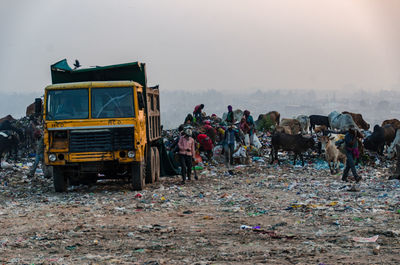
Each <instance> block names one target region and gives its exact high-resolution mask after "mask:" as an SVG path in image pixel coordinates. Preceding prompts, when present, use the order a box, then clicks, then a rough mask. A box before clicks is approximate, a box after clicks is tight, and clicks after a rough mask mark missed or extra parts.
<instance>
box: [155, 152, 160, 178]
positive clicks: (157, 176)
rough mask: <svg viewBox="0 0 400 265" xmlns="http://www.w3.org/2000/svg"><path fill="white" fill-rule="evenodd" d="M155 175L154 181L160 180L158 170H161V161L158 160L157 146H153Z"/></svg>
mask: <svg viewBox="0 0 400 265" xmlns="http://www.w3.org/2000/svg"><path fill="white" fill-rule="evenodd" d="M154 151H155V161H156V162H155V170H154V171H155V175H156V181H159V180H160V171H161V161H160V152H159V151H158V148H157V147H155V149H154Z"/></svg>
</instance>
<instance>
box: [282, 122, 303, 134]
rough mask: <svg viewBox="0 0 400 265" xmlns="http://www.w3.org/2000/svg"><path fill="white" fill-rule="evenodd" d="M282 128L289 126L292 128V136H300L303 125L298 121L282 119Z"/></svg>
mask: <svg viewBox="0 0 400 265" xmlns="http://www.w3.org/2000/svg"><path fill="white" fill-rule="evenodd" d="M280 126H287V127H289V128H290V131H291V133H290V134H292V135H295V134H299V133H300V132H301V124H300V122H299V121H298V120H296V119H282V120H281V123H280Z"/></svg>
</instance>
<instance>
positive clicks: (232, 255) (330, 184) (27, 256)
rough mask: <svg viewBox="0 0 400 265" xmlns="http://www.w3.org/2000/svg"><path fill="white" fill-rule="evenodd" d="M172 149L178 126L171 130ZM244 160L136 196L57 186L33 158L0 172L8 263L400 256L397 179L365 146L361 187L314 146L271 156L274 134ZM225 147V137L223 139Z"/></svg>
mask: <svg viewBox="0 0 400 265" xmlns="http://www.w3.org/2000/svg"><path fill="white" fill-rule="evenodd" d="M163 135H164V139H165V144H166V146H167V148H169V147H170V146H172V144H173V142H174V141H175V140H176V138H177V137H178V136H179V132H178V130H170V131H164V132H163ZM257 136H258V139H259V141H260V143H261V145H262V146H261V147H260V148H257V150H253V152H248V153H247V152H246V155H247V156H248V157H249V158H250V159H249V160H248V161H247V163H238V164H235V165H234V166H225V165H224V164H223V162H221V161H219V160H218V159H220V156H219V155H218V151H216V149H215V148H214V150H213V157H212V158H211V159H209V160H207V157H206V156H205V155H204V154H202V161H201V162H199V163H198V164H197V166H196V170H197V171H198V172H197V173H198V175H199V180H198V181H194V180H192V181H190V182H187V183H186V184H185V185H180V184H179V183H180V177H179V176H176V177H171V178H168V177H166V178H162V179H161V181H160V182H157V183H154V184H151V185H149V186H146V188H145V190H143V191H140V192H134V191H131V190H130V187H129V184H127V183H122V182H119V181H98V183H97V184H96V185H94V186H85V185H80V186H74V187H71V189H70V190H69V192H68V193H63V194H60V193H55V192H54V191H53V187H52V181H51V179H46V178H45V177H44V176H43V174H42V173H41V171H40V170H39V171H38V172H37V173H36V175H35V177H34V178H31V179H30V178H27V177H26V174H27V172H28V169H29V166H30V165H31V163H32V162H33V159H34V158H26V159H22V160H21V161H18V162H12V161H6V162H3V164H2V166H3V169H2V170H1V171H0V196H1V197H0V201H1V204H0V217H1V218H0V225H1V227H2V228H3V229H1V230H0V263H5V264H96V263H99V264H109V263H113V264H227V263H228V264H257V263H266V264H288V263H296V264H337V263H342V264H348V263H353V264H358V263H361V264H364V263H372V264H378V263H379V264H382V263H383V264H397V263H399V262H400V256H399V255H398V253H397V251H396V248H397V246H398V245H399V243H400V182H399V180H397V179H395V180H388V176H390V175H391V174H392V168H393V165H394V162H393V161H391V160H385V158H383V157H379V160H378V158H376V157H375V156H374V155H372V154H368V156H369V157H370V159H369V160H368V161H369V162H368V163H362V164H361V165H359V166H358V172H359V174H360V175H361V176H362V177H363V180H362V181H361V182H360V183H358V184H355V183H354V181H351V182H349V183H345V182H342V181H341V180H340V178H341V174H340V173H339V174H337V175H331V174H330V171H329V167H328V165H327V163H326V162H325V161H324V160H323V157H322V156H320V155H319V154H318V153H317V152H315V151H310V152H309V153H308V154H307V155H306V158H305V161H306V162H307V163H306V165H305V166H304V167H302V166H301V165H300V164H296V165H292V164H291V163H292V161H293V160H292V159H291V157H292V154H290V153H287V152H280V153H279V157H280V159H281V160H282V163H281V165H280V166H279V165H278V164H277V163H273V164H270V159H269V151H270V141H271V135H270V134H269V133H258V134H257ZM217 146H218V145H217Z"/></svg>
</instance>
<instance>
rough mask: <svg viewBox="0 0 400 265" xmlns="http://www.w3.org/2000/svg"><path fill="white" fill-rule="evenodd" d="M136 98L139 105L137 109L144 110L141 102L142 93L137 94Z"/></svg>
mask: <svg viewBox="0 0 400 265" xmlns="http://www.w3.org/2000/svg"><path fill="white" fill-rule="evenodd" d="M137 98H138V103H139V109H140V110H142V109H144V101H143V94H142V92H137Z"/></svg>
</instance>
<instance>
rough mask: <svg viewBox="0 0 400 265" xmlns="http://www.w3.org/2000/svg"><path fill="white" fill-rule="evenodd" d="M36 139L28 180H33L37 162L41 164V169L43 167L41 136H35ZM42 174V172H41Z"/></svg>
mask: <svg viewBox="0 0 400 265" xmlns="http://www.w3.org/2000/svg"><path fill="white" fill-rule="evenodd" d="M36 137H37V139H36V154H35V162H34V163H33V165H32V167H31V168H30V170H29V174H28V177H29V178H33V177H34V176H35V172H36V169H37V167H38V165H39V162H40V163H42V167H44V164H43V153H44V143H43V135H42V134H40V135H37V136H36ZM43 169H44V168H43ZM43 172H44V170H43ZM45 175H46V174H45Z"/></svg>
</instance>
